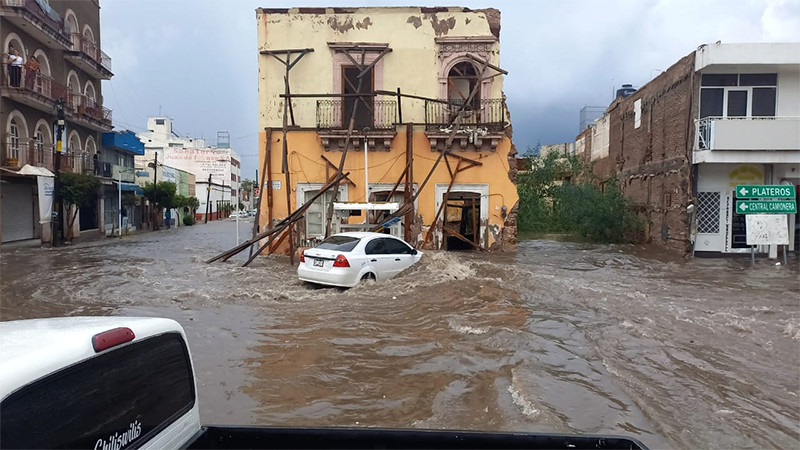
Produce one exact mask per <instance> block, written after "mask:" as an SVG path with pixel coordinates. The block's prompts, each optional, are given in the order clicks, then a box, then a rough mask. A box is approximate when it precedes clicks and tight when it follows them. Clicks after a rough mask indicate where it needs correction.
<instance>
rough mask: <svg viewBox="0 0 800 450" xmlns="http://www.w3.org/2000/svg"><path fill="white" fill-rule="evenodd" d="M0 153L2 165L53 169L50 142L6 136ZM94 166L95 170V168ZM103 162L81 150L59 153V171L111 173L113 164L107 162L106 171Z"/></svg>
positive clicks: (99, 174)
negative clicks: (96, 160)
mask: <svg viewBox="0 0 800 450" xmlns="http://www.w3.org/2000/svg"><path fill="white" fill-rule="evenodd" d="M0 155H1V156H2V162H1V163H0V164H2V166H3V167H9V168H14V169H21V168H22V167H24V166H25V165H26V164H30V165H32V166H38V167H44V168H46V169H48V170H50V171H54V170H55V158H56V155H55V147H54V146H53V144H50V143H44V142H42V143H40V142H38V141H37V140H36V139H28V138H13V137H11V136H6V137H5V138H4V139H3V141H2V142H1V143H0ZM95 166H96V167H97V170H95ZM104 169H106V168H105V167H104V163H100V162H98V163H97V164H95V158H94V155H90V154H88V153H86V152H84V151H82V150H73V149H66V150H65V151H64V152H63V153H62V154H61V164H60V170H61V172H78V173H93V174H95V175H97V176H109V177H110V176H111V175H113V174H114V173H113V170H114V169H113V166H112V165H111V164H108V168H107V172H108V174H106V173H105V170H104Z"/></svg>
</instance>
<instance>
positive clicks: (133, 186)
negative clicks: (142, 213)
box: [114, 181, 143, 195]
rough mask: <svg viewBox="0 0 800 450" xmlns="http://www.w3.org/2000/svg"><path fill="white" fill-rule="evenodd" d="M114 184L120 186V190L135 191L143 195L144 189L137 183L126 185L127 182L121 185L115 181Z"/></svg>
mask: <svg viewBox="0 0 800 450" xmlns="http://www.w3.org/2000/svg"><path fill="white" fill-rule="evenodd" d="M114 184H116V185H119V188H120V190H122V191H133V192H135V193H137V194H139V195H141V194H142V193H143V191H142V188H141V187H140V186H139V185H138V184H135V183H125V182H123V183H120V182H118V181H115V182H114Z"/></svg>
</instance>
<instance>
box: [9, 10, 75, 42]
mask: <svg viewBox="0 0 800 450" xmlns="http://www.w3.org/2000/svg"><path fill="white" fill-rule="evenodd" d="M0 4H2V6H4V7H10V8H19V9H21V10H22V11H23V12H24V13H25V14H29V15H30V16H31V17H33V18H35V19H36V20H38V21H40V22H41V25H43V26H45V27H47V28H49V29H50V31H51V32H53V33H55V34H58V35H61V37H63V38H64V39H65V40H69V33H68V32H67V29H66V25H65V23H64V19H62V18H61V16H60V15H59V14H58V13H57V12H56V11H55V10H54V9H53V8H51V7H50V6H49V5H48V4H47V3H46V2H43V1H37V0H0Z"/></svg>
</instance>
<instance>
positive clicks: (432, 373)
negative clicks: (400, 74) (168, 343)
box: [0, 221, 800, 448]
mask: <svg viewBox="0 0 800 450" xmlns="http://www.w3.org/2000/svg"><path fill="white" fill-rule="evenodd" d="M251 226H252V222H248V221H243V222H242V223H240V227H241V234H242V236H246V235H248V234H249V230H250V227H251ZM234 227H235V225H234V222H233V221H220V222H212V223H209V224H206V225H196V226H193V227H184V228H179V229H172V230H163V231H159V232H154V233H143V234H140V235H135V236H132V237H125V238H122V239H116V238H115V239H106V240H104V241H99V242H91V243H86V244H83V245H75V246H72V247H68V248H59V249H54V250H51V249H39V248H24V247H20V248H13V246H12V247H8V246H5V247H4V248H3V249H2V251H0V256H1V259H0V289H1V291H0V292H2V299H0V318H2V320H13V319H21V318H33V317H50V316H63V315H67V316H71V315H95V314H100V315H120V314H124V315H142V316H164V317H170V318H173V319H176V320H178V321H179V322H180V323H181V324H182V325H183V326H184V327H185V328H186V330H187V334H188V336H189V340H190V346H191V350H192V353H193V357H194V360H195V364H196V369H197V379H198V380H197V381H198V386H199V387H198V391H199V394H200V404H201V415H202V417H201V418H202V420H203V421H204V422H205V423H220V424H264V425H293V426H302V425H319V426H334V425H336V426H387V427H420V428H457V429H480V430H521V431H551V432H591V433H613V434H624V435H629V436H633V437H636V438H638V439H640V440H642V441H643V442H645V443H646V444H647V445H649V446H651V448H664V447H668V448H670V447H671V448H692V447H701V448H763V447H789V448H797V447H798V446H800V436H799V435H798V430H800V398H798V394H800V372H799V371H798V369H799V368H800V283H798V274H799V271H798V262H797V259H790V261H789V264H788V265H777V266H776V265H775V261H768V260H766V259H759V260H758V261H757V263H756V264H755V265H754V266H751V264H750V261H749V259H747V258H742V259H696V260H690V261H685V260H682V259H680V258H676V257H674V256H671V255H669V254H663V253H658V252H657V251H654V250H653V249H650V248H645V247H637V246H608V245H590V244H579V243H567V242H557V241H553V240H531V241H525V242H522V243H520V245H519V251H518V252H517V253H515V254H487V253H469V252H467V253H465V252H460V253H456V252H453V253H448V252H425V254H424V256H423V259H422V261H421V262H420V263H419V264H417V265H416V266H414V267H413V268H411V269H409V270H407V271H406V272H404V273H402V274H401V275H400V276H399V277H398V278H396V279H393V280H389V281H387V282H382V283H369V284H365V285H362V286H358V287H356V288H354V289H350V290H340V289H333V288H317V287H312V286H308V285H304V284H302V283H300V282H299V281H298V280H297V279H296V277H295V274H294V268H293V267H290V266H289V263H288V258H285V257H280V256H267V257H261V258H258V259H257V260H256V262H254V264H252V265H251V266H249V267H247V268H242V267H240V265H241V262H242V261H243V258H244V255H241V256H240V257H238V259H235V260H231V261H229V262H227V263H216V264H206V263H205V262H204V261H205V260H206V259H208V258H209V257H211V256H214V255H216V254H217V253H219V252H221V251H222V250H225V249H228V248H230V247H232V246H233V245H234V244H235V237H234V236H235V233H234V232H235V228H234Z"/></svg>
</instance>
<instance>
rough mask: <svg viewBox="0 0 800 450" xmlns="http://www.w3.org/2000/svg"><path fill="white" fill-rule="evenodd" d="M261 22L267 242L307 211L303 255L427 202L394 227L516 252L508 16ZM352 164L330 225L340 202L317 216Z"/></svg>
mask: <svg viewBox="0 0 800 450" xmlns="http://www.w3.org/2000/svg"><path fill="white" fill-rule="evenodd" d="M256 18H257V20H258V52H259V56H258V61H259V63H258V65H259V77H258V104H259V131H260V136H261V139H260V152H259V153H260V160H259V166H260V167H261V169H260V172H259V174H262V175H261V185H262V186H263V190H262V194H261V196H260V201H261V204H260V211H261V212H260V215H259V223H260V226H261V229H262V230H264V229H267V228H269V226H267V225H268V224H270V223H271V224H273V225H274V224H276V223H279V221H280V220H281V219H284V218H286V217H287V215H288V214H290V213H292V212H293V211H295V210H297V209H298V208H301V207H304V206H307V209H306V210H305V213H304V217H303V219H302V220H299V221H298V222H296V227H295V228H293V231H292V233H293V238H292V244H293V246H292V248H293V249H294V248H296V247H297V246H305V245H312V244H313V243H314V242H316V241H318V240H319V239H321V238H323V237H324V236H325V233H326V228H327V229H328V230H330V231H328V232H329V233H333V232H336V231H343V230H355V229H369V228H371V227H375V226H377V225H380V224H381V223H383V221H384V220H386V219H387V218H389V217H392V216H391V213H392V211H393V209H390V210H388V211H386V210H377V211H366V208H373V207H375V206H374V204H379V205H381V204H382V203H381V202H394V203H396V205H395V206H398V205H399V206H403V205H406V204H408V205H411V204H412V202H413V205H414V208H413V210H409V208H408V207H406V208H405V209H403V210H401V211H400V213H405V214H403V215H402V216H401V219H402V220H401V221H400V222H399V223H396V224H394V225H392V226H391V227H388V228H389V229H390V230H391V232H392V233H394V234H397V235H399V236H401V237H403V238H404V239H406V241H408V242H409V243H412V244H413V245H417V246H419V247H425V248H431V247H434V248H447V249H456V248H464V247H466V248H472V247H480V248H483V249H512V248H513V246H514V244H515V243H516V210H517V201H518V197H517V191H516V187H515V184H514V181H515V177H516V164H515V160H514V155H515V154H516V150H515V149H514V146H513V144H512V142H511V124H510V120H509V114H508V111H507V109H506V104H505V100H504V97H503V75H504V74H505V71H503V70H502V68H501V67H500V52H499V49H500V43H499V34H500V12H499V11H497V10H494V9H485V10H469V9H466V8H455V7H447V8H419V7H398V8H387V7H364V8H292V9H264V8H262V9H258V10H256ZM287 94H289V96H288V98H290V99H291V101H290V102H288V104H284V100H285V99H286V98H287ZM354 110H355V112H354ZM351 119H352V133H351V136H350V137H349V138H348V134H349V133H348V129H349V125H350V124H351ZM284 136H285V139H284ZM346 145H347V151H346V152H345V146H346ZM365 145H366V147H368V149H369V150H368V151H367V152H366V153H367V155H366V158H365V154H364V153H365V152H364V147H365ZM345 153H346V157H345V159H344V163H343V172H344V173H349V176H348V177H347V178H346V179H344V180H343V181H342V183H341V184H340V185H339V186H340V187H339V194H338V200H337V202H338V203H337V207H336V210H335V211H334V215H333V220H332V223H331V224H330V225H329V224H328V223H327V220H326V216H327V213H328V210H329V208H330V203H331V200H332V197H333V190H332V189H330V190H328V191H326V193H324V194H323V195H321V196H319V197H318V198H317V199H316V200H315V201H313V202H312V203H311V205H306V204H307V203H308V202H311V201H312V200H313V198H314V196H315V195H316V194H317V193H318V192H319V191H320V189H322V188H323V187H324V186H325V185H326V183H328V182H329V181H330V180H332V179H333V178H334V177H335V176H336V174H337V169H338V168H339V165H340V162H341V160H342V156H343V154H345ZM365 159H366V160H367V162H366V163H365ZM365 166H366V167H367V170H366V173H365ZM434 166H435V169H434ZM432 169H434V170H432ZM287 172H288V178H287ZM365 178H367V179H368V183H366V182H365ZM287 179H288V182H287ZM409 180H410V182H408V181H409ZM365 187H366V189H365ZM287 189H288V192H287ZM287 202H288V205H287ZM343 202H344V203H343ZM346 202H350V203H349V204H348V203H346ZM365 203H367V204H365ZM443 203H446V205H447V206H446V208H444V207H442V204H443ZM382 205H384V206H383V207H385V208H391V206H392V205H386V204H382ZM379 207H380V206H379ZM348 208H349V209H350V210H349V211H348ZM362 208H363V209H365V210H364V211H362ZM331 210H333V208H331ZM359 224H361V225H359ZM431 227H433V229H431ZM287 243H288V241H287V240H286V239H283V240H282V241H281V246H280V249H281V250H282V251H285V250H286V249H287V248H288V245H287Z"/></svg>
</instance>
